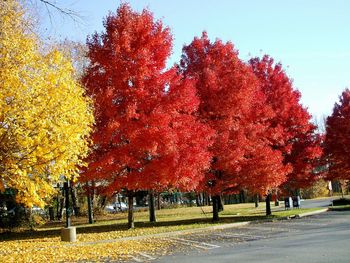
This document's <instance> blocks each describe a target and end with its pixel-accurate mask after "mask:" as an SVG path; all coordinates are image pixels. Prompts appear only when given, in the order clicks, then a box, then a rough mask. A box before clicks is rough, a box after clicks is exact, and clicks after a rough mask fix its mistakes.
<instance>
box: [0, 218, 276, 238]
mask: <svg viewBox="0 0 350 263" xmlns="http://www.w3.org/2000/svg"><path fill="white" fill-rule="evenodd" d="M266 218H267V217H266V216H261V215H260V216H225V217H222V218H221V219H220V220H219V221H218V222H215V224H226V223H236V222H243V221H255V220H261V219H266ZM268 218H273V216H272V217H268ZM210 223H212V220H211V218H194V219H183V220H174V221H163V222H156V223H150V222H135V228H153V227H167V226H169V227H171V226H179V227H181V226H187V225H194V224H210ZM213 224H214V223H213ZM61 225H62V227H63V223H61ZM76 228H77V234H86V233H104V232H111V231H127V230H128V229H127V224H126V223H124V222H123V223H111V224H108V225H94V224H92V225H86V224H85V225H77V226H76ZM60 231H61V230H60V229H48V230H45V229H40V230H36V231H35V230H24V231H20V232H5V233H2V234H0V241H9V240H26V239H40V238H47V237H59V236H60ZM162 232H164V231H162Z"/></svg>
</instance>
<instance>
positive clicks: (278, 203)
mask: <svg viewBox="0 0 350 263" xmlns="http://www.w3.org/2000/svg"><path fill="white" fill-rule="evenodd" d="M279 205H280V201H279V197H278V190H276V199H275V206H279Z"/></svg>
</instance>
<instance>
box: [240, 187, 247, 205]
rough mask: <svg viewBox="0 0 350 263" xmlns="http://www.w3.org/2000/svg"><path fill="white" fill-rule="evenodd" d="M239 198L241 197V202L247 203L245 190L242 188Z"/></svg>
mask: <svg viewBox="0 0 350 263" xmlns="http://www.w3.org/2000/svg"><path fill="white" fill-rule="evenodd" d="M239 199H240V200H239V201H240V203H245V202H246V198H245V192H244V190H241V191H240V192H239Z"/></svg>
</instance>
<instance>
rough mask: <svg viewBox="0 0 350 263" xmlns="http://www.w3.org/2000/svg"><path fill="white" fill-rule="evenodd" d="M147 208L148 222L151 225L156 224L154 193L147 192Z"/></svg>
mask: <svg viewBox="0 0 350 263" xmlns="http://www.w3.org/2000/svg"><path fill="white" fill-rule="evenodd" d="M148 207H149V221H150V222H151V223H155V222H156V211H155V206H154V193H153V191H149V192H148Z"/></svg>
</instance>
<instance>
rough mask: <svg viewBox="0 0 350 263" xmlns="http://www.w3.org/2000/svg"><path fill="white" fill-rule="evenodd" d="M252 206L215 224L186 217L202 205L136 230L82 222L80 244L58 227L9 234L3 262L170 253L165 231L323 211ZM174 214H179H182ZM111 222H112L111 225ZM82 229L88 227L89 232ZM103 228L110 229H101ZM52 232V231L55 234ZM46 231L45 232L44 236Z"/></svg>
mask: <svg viewBox="0 0 350 263" xmlns="http://www.w3.org/2000/svg"><path fill="white" fill-rule="evenodd" d="M252 206H253V204H240V205H227V206H225V211H224V212H223V213H222V216H221V218H222V219H221V221H220V222H218V223H215V224H213V223H211V222H210V219H211V218H210V213H209V214H208V218H207V217H205V219H203V218H192V219H189V220H190V221H186V220H185V219H186V218H188V217H192V216H195V213H194V214H191V213H190V212H189V211H191V210H198V208H196V207H192V208H177V209H164V210H161V211H159V212H158V214H159V215H160V216H159V222H157V223H155V224H150V223H147V222H140V221H139V222H138V224H137V228H136V229H134V230H125V229H124V230H123V229H122V226H123V225H124V221H123V220H122V219H121V220H120V222H118V223H117V224H116V223H115V221H114V222H113V221H101V222H100V223H101V224H100V225H99V224H98V223H96V224H95V225H88V226H86V225H80V226H78V228H77V232H78V242H76V243H64V242H61V241H60V237H59V236H57V235H53V233H56V232H57V231H58V228H57V229H56V228H51V230H50V229H45V228H42V229H40V230H37V231H35V232H32V234H31V235H30V236H29V235H28V236H25V235H24V236H23V238H22V239H20V237H18V235H16V237H17V239H16V240H14V239H12V238H11V237H10V236H9V239H12V240H7V241H3V242H1V248H0V261H1V262H13V261H15V262H29V261H32V262H44V261H45V262H52V261H65V262H66V261H69V262H72V261H89V260H102V259H106V258H107V259H110V260H116V259H118V260H122V259H128V258H129V259H130V257H132V256H133V255H137V254H139V253H148V254H151V255H152V253H154V252H155V251H157V253H167V249H168V247H169V245H168V243H167V242H166V241H165V240H164V239H157V238H155V237H157V236H158V237H160V236H161V235H162V233H163V234H164V235H169V234H170V233H169V232H171V233H173V235H176V234H181V233H184V231H188V232H189V233H190V232H192V231H206V230H210V229H213V228H215V227H221V226H225V225H226V224H229V226H230V227H234V224H232V223H239V222H247V221H256V220H275V219H277V220H278V219H282V218H286V217H288V216H289V217H290V216H294V215H298V214H302V213H306V212H312V211H316V210H320V209H318V208H310V209H295V210H285V211H284V210H281V209H282V208H281V207H276V208H275V211H274V215H273V216H272V217H266V216H264V215H263V212H264V206H263V205H261V206H260V207H259V208H252ZM208 209H210V208H209V207H204V211H208ZM276 210H280V211H276ZM186 211H187V213H186ZM233 211H235V212H233ZM174 214H178V216H175V215H174ZM138 215H139V218H140V219H142V218H143V216H144V215H147V212H139V213H138ZM166 215H168V216H166ZM180 215H182V217H181V216H180ZM203 216H206V215H203ZM171 219H172V220H171ZM191 220H192V221H191ZM108 222H110V223H111V225H108V224H107V223H108ZM183 222H185V223H183ZM189 222H192V223H189ZM181 223H183V224H181ZM142 225H143V226H142ZM238 225H240V224H237V226H238ZM118 226H119V230H113V227H116V228H118ZM101 227H102V228H101ZM108 229H109V230H108ZM82 230H85V233H84V232H82ZM86 230H87V231H86ZM101 230H108V231H104V232H103V231H102V232H101ZM49 231H51V235H50V234H49ZM99 231H100V232H99ZM43 233H44V234H45V235H41V234H43ZM17 234H19V233H17ZM152 236H153V238H152Z"/></svg>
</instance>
